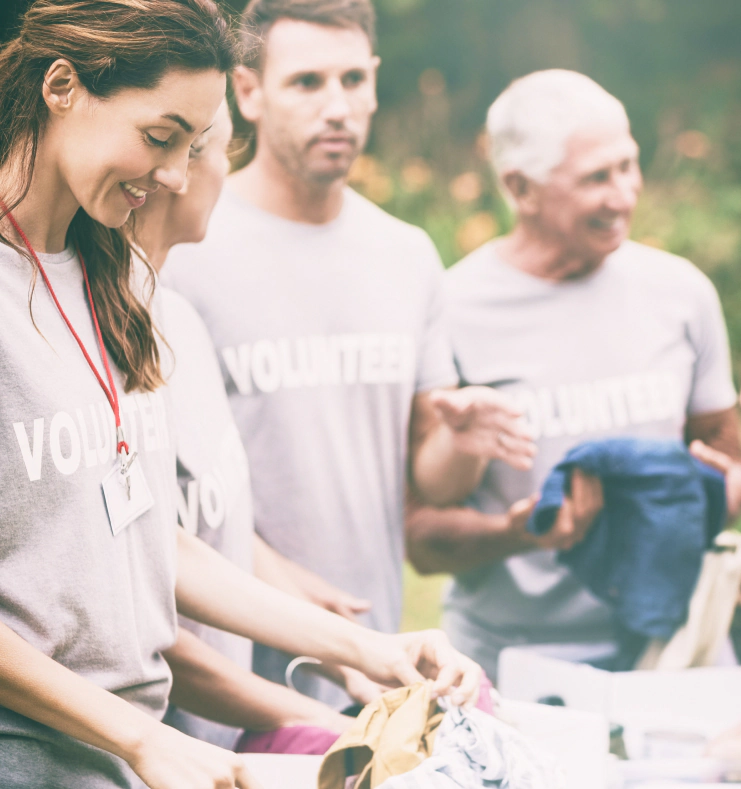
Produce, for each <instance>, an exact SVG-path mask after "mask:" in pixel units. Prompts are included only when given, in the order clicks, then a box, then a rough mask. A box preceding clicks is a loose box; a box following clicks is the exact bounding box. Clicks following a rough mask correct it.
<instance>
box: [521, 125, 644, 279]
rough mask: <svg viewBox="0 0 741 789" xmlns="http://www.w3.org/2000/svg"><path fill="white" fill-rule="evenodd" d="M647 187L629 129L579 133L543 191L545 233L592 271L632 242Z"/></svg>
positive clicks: (540, 205) (540, 199) (539, 214)
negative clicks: (641, 197) (639, 202)
mask: <svg viewBox="0 0 741 789" xmlns="http://www.w3.org/2000/svg"><path fill="white" fill-rule="evenodd" d="M642 185H643V180H642V177H641V171H640V168H639V166H638V145H637V144H636V142H635V140H634V139H633V137H632V136H631V134H630V132H629V131H628V129H625V128H621V127H617V128H601V129H593V130H591V131H584V132H579V133H578V134H575V135H574V136H573V137H572V138H571V139H570V140H569V142H568V144H567V146H566V155H565V157H564V160H563V162H562V163H561V164H560V165H558V167H556V168H555V169H554V170H553V171H552V172H551V175H550V178H549V179H548V181H547V183H545V184H543V185H542V186H540V187H539V188H538V200H537V204H538V210H537V219H538V220H539V224H540V228H541V230H542V231H543V232H544V233H545V234H546V235H547V236H548V237H551V238H552V240H554V241H556V242H557V243H558V244H560V245H562V246H563V248H564V252H565V253H566V254H568V255H569V256H573V257H574V258H579V259H581V260H583V261H584V268H585V270H590V269H592V268H593V267H594V266H595V265H597V264H599V263H600V262H601V261H602V260H603V259H604V258H605V257H606V256H607V255H609V254H610V253H611V252H614V251H615V250H616V249H617V248H618V247H619V246H620V244H622V242H623V241H624V240H625V239H626V238H627V237H628V233H629V232H630V222H631V218H632V216H633V210H634V208H635V205H636V202H637V200H638V195H639V194H640V191H641V187H642ZM578 273H579V272H578V271H575V272H574V274H578Z"/></svg>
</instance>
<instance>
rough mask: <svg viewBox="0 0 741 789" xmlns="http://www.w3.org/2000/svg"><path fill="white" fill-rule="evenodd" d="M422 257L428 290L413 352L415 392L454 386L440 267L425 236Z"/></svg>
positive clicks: (455, 383)
mask: <svg viewBox="0 0 741 789" xmlns="http://www.w3.org/2000/svg"><path fill="white" fill-rule="evenodd" d="M424 254H425V257H426V260H425V261H424V262H425V263H426V270H427V271H428V272H429V290H428V299H427V309H426V314H425V316H424V325H423V330H422V336H421V337H420V339H419V345H418V351H417V380H416V385H415V389H416V391H417V392H427V391H429V390H431V389H436V388H438V387H442V386H457V385H458V374H457V372H456V368H455V362H454V361H453V347H452V343H451V338H450V331H449V327H448V321H447V315H446V310H445V301H444V297H443V266H442V262H441V261H440V256H439V255H438V254H437V250H436V249H435V245H434V244H433V243H432V240H431V239H430V238H429V237H428V236H426V235H425V253H424Z"/></svg>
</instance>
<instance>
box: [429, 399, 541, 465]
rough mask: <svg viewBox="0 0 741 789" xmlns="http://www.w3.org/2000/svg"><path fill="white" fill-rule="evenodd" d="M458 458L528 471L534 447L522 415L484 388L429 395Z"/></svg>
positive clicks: (520, 411) (514, 407)
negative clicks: (465, 456) (471, 457)
mask: <svg viewBox="0 0 741 789" xmlns="http://www.w3.org/2000/svg"><path fill="white" fill-rule="evenodd" d="M430 402H431V403H432V404H433V405H434V407H435V409H436V410H437V412H438V414H439V415H440V417H441V418H442V420H443V421H444V422H445V423H446V424H447V426H448V427H449V428H450V430H451V433H452V436H453V440H454V443H455V448H456V450H457V451H458V452H460V453H462V454H468V455H475V456H478V457H484V458H489V459H492V460H493V459H496V460H503V461H505V462H506V463H509V465H511V466H513V467H514V468H517V469H521V470H524V471H527V470H529V469H530V468H532V465H533V458H534V457H535V452H536V447H535V443H534V442H533V437H532V432H531V431H530V430H529V428H528V427H527V425H526V424H525V422H524V420H523V419H522V416H523V412H522V410H521V409H519V408H517V407H516V406H514V405H513V404H512V402H511V400H510V399H509V398H508V397H507V396H506V395H504V394H502V393H501V392H498V391H496V390H495V389H491V388H490V387H488V386H466V387H464V388H462V389H440V390H436V391H434V392H432V393H431V394H430Z"/></svg>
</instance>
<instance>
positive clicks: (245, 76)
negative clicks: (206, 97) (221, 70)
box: [232, 66, 262, 123]
mask: <svg viewBox="0 0 741 789" xmlns="http://www.w3.org/2000/svg"><path fill="white" fill-rule="evenodd" d="M232 90H233V91H234V100H235V102H236V105H237V107H238V109H239V113H240V115H241V116H242V117H243V118H244V119H245V120H246V121H248V122H249V123H257V122H258V121H259V120H260V115H261V114H262V85H261V83H260V75H259V73H258V72H257V71H255V69H252V68H247V66H237V67H236V68H235V69H234V71H233V72H232Z"/></svg>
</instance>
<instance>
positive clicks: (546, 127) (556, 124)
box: [486, 69, 630, 195]
mask: <svg viewBox="0 0 741 789" xmlns="http://www.w3.org/2000/svg"><path fill="white" fill-rule="evenodd" d="M615 125H622V126H625V128H626V129H630V123H629V121H628V115H627V113H626V112H625V107H623V105H622V103H621V102H620V101H618V99H616V98H615V97H614V96H612V95H611V94H609V93H608V92H607V91H606V90H605V89H604V88H602V87H600V86H599V85H598V84H597V83H596V82H595V81H594V80H592V79H590V78H589V77H587V76H585V75H584V74H579V73H577V72H576V71H566V70H565V69H548V70H547V71H535V72H533V73H532V74H528V75H527V76H525V77H520V78H519V79H516V80H515V81H514V82H512V83H511V84H510V86H509V87H508V88H507V89H506V90H505V91H504V92H503V93H502V94H501V95H500V96H499V98H497V100H496V101H495V102H494V103H493V104H492V105H491V107H490V109H489V114H488V116H487V122H486V128H487V131H488V133H489V142H490V154H491V161H492V165H493V167H494V172H495V173H496V175H497V177H498V178H499V181H500V183H502V186H504V184H503V182H502V178H503V177H504V176H505V175H506V174H507V173H511V172H515V171H517V172H521V173H522V174H523V175H524V176H526V177H527V178H531V179H533V180H534V181H537V182H539V183H544V182H545V181H546V180H547V179H548V176H549V174H550V173H551V171H552V170H553V169H554V168H555V167H557V166H558V165H559V164H561V162H562V161H563V159H564V156H565V155H566V143H567V141H568V140H569V138H570V137H571V136H572V135H573V134H574V133H575V132H577V131H580V130H583V129H592V128H595V127H600V126H612V127H614V126H615ZM505 194H507V195H508V193H507V190H506V189H505Z"/></svg>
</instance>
